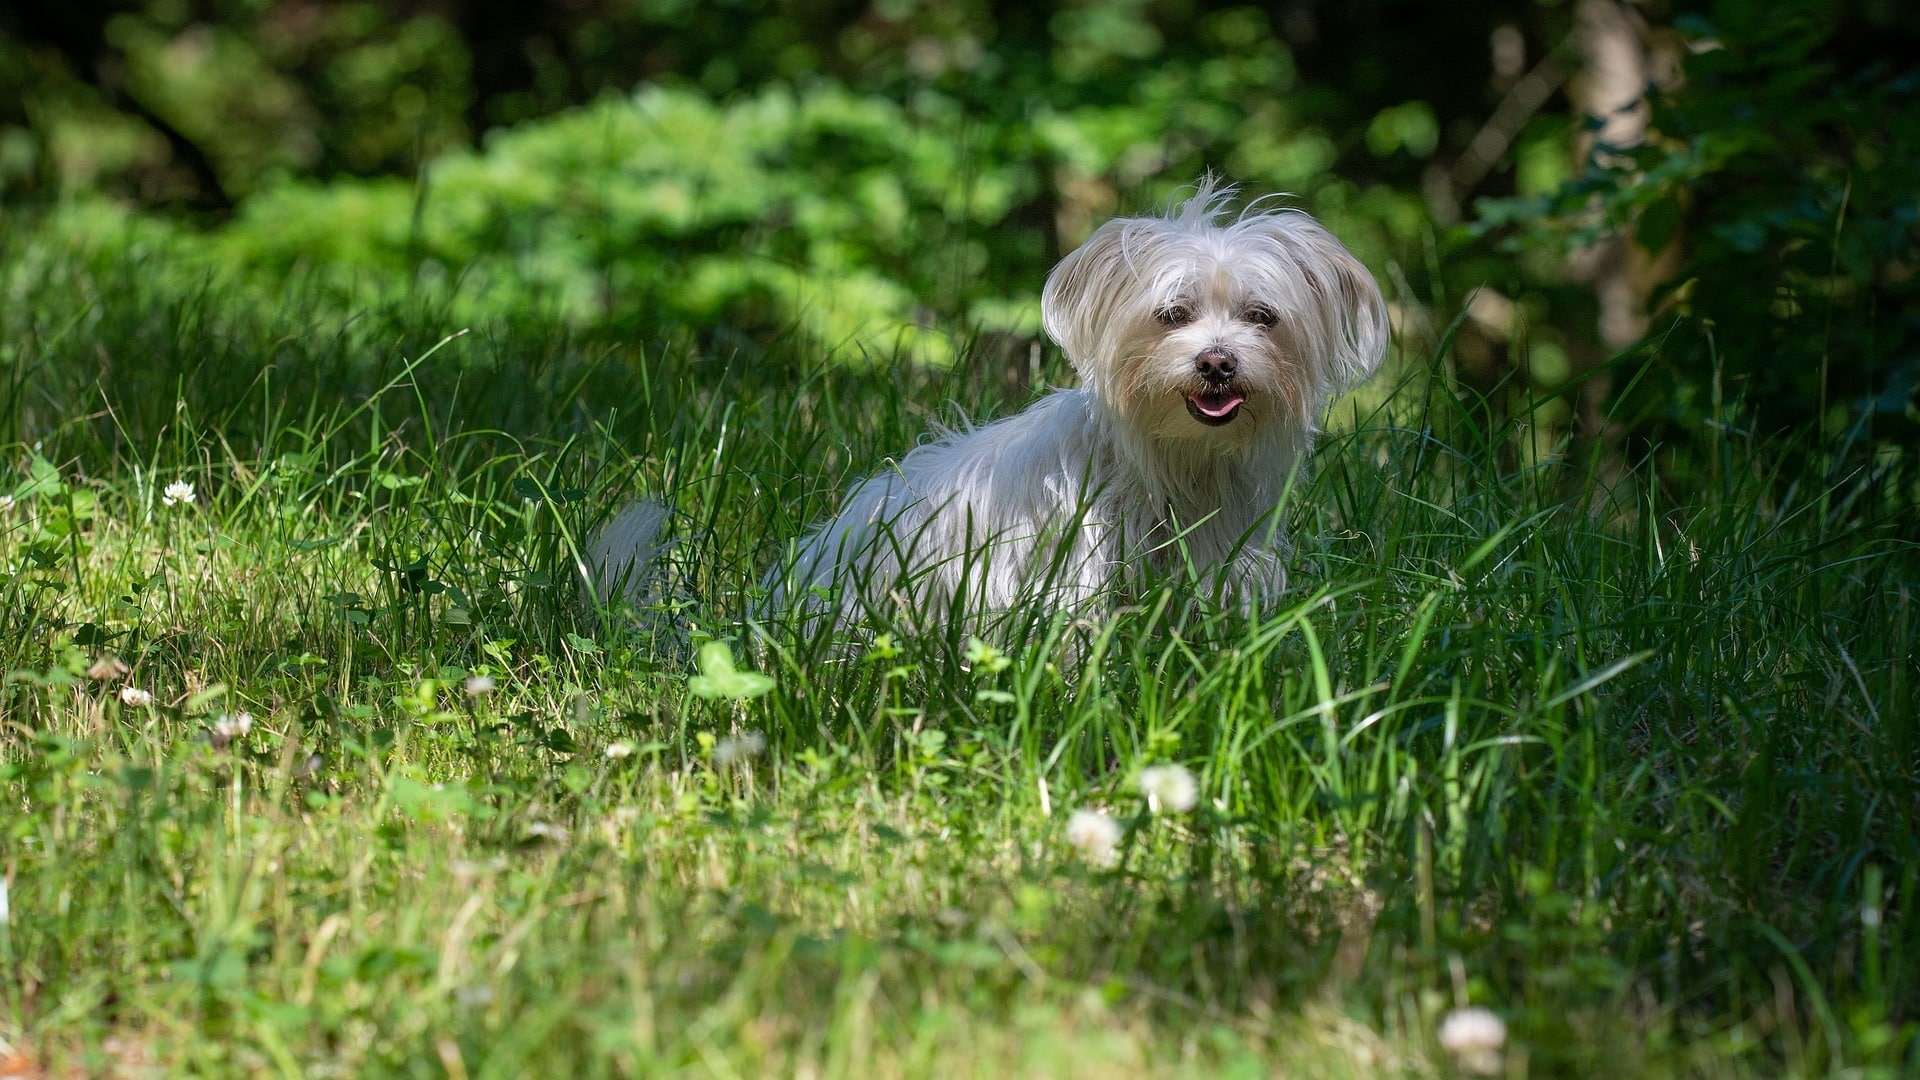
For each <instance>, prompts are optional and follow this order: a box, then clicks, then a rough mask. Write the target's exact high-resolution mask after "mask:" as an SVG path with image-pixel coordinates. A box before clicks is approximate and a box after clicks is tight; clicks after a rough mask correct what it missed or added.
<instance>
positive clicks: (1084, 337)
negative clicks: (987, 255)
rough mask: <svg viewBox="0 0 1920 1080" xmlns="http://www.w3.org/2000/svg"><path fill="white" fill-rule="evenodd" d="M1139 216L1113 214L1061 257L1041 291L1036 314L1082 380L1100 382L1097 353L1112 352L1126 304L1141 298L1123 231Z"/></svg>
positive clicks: (1126, 232)
mask: <svg viewBox="0 0 1920 1080" xmlns="http://www.w3.org/2000/svg"><path fill="white" fill-rule="evenodd" d="M1139 224H1140V220H1139V219H1134V218H1116V219H1115V220H1113V221H1109V222H1107V223H1106V224H1105V225H1102V226H1100V228H1099V229H1098V230H1096V231H1095V232H1094V234H1093V235H1092V236H1090V237H1088V238H1087V242H1086V243H1084V244H1081V245H1080V246H1079V247H1077V248H1075V249H1073V251H1072V252H1071V253H1070V254H1068V255H1067V257H1066V258H1064V259H1061V260H1060V265H1058V266H1056V267H1054V268H1053V273H1051V274H1048V275H1047V287H1046V288H1045V289H1044V290H1042V291H1041V293H1040V319H1041V323H1042V324H1043V325H1044V326H1045V327H1046V328H1047V336H1049V337H1051V338H1053V340H1054V341H1056V342H1059V344H1060V348H1061V349H1063V350H1065V352H1066V354H1067V359H1068V360H1069V361H1071V362H1072V363H1073V368H1074V370H1075V371H1077V372H1079V374H1080V379H1081V381H1082V382H1084V383H1086V384H1087V385H1089V386H1094V385H1096V384H1097V383H1098V382H1099V381H1100V375H1101V372H1102V364H1101V361H1100V358H1101V357H1105V356H1107V355H1108V354H1110V353H1111V352H1112V351H1113V348H1114V345H1113V338H1114V335H1115V334H1117V333H1120V332H1121V326H1122V323H1123V321H1124V320H1125V319H1126V318H1127V317H1129V312H1128V311H1127V309H1128V308H1129V307H1131V306H1133V305H1137V304H1139V303H1140V300H1139V297H1138V295H1137V294H1138V293H1139V285H1138V284H1137V283H1136V282H1135V280H1134V271H1133V268H1132V267H1131V266H1130V265H1129V264H1128V260H1127V257H1126V251H1127V246H1128V245H1127V236H1128V233H1129V231H1131V230H1135V229H1137V228H1138V226H1139Z"/></svg>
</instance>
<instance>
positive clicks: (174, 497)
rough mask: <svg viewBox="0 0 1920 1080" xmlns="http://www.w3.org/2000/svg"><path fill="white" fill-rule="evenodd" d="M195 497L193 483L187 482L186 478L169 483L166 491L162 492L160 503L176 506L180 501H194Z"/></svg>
mask: <svg viewBox="0 0 1920 1080" xmlns="http://www.w3.org/2000/svg"><path fill="white" fill-rule="evenodd" d="M193 499H194V494H193V485H192V484H189V483H187V482H186V481H185V480H175V481H174V482H173V483H171V484H168V485H167V489H166V490H165V491H162V492H161V493H160V503H161V505H162V506H174V505H177V504H180V503H189V504H190V503H192V502H193Z"/></svg>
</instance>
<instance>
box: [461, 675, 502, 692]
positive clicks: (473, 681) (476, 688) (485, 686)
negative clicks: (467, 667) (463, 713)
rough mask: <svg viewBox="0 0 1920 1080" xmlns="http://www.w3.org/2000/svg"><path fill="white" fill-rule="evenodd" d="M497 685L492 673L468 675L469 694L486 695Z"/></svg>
mask: <svg viewBox="0 0 1920 1080" xmlns="http://www.w3.org/2000/svg"><path fill="white" fill-rule="evenodd" d="M497 685H498V684H497V683H495V682H494V681H493V676H491V675H469V676H467V696H468V697H486V696H487V695H488V694H491V693H493V688H494V687H495V686H497Z"/></svg>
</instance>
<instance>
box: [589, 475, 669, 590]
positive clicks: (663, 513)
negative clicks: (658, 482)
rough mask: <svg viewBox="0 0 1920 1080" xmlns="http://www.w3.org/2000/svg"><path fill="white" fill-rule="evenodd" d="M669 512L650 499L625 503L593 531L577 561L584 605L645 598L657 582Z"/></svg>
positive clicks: (661, 504) (663, 551)
mask: <svg viewBox="0 0 1920 1080" xmlns="http://www.w3.org/2000/svg"><path fill="white" fill-rule="evenodd" d="M670 513H671V512H670V511H669V510H668V509H667V507H666V505H665V504H663V503H657V502H654V501H652V500H650V499H644V500H642V501H640V502H637V503H634V504H632V505H631V506H628V507H627V508H626V509H625V510H622V511H620V512H619V513H618V514H616V515H614V518H613V520H612V521H609V522H607V524H606V525H605V526H604V527H602V528H601V530H600V531H599V532H598V533H596V534H594V537H593V542H592V543H590V544H588V545H587V549H586V551H585V552H583V553H582V559H581V562H580V565H579V571H580V598H581V600H582V601H583V602H584V603H585V604H586V605H587V606H588V607H592V606H594V605H595V604H607V603H611V602H613V601H615V600H627V601H632V602H635V603H644V602H646V601H647V600H648V599H650V598H653V596H654V593H655V592H656V590H657V588H658V585H659V582H658V577H659V570H660V556H661V555H663V554H664V553H665V552H666V549H667V544H666V541H665V540H664V539H663V535H662V534H663V533H665V531H666V526H667V518H668V516H669V515H670Z"/></svg>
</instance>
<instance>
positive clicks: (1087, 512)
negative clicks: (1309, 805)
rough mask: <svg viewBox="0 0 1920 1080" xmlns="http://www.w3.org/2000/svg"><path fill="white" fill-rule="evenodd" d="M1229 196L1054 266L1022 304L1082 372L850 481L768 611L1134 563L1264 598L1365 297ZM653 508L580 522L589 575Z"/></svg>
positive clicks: (640, 536)
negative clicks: (1200, 575) (597, 532)
mask: <svg viewBox="0 0 1920 1080" xmlns="http://www.w3.org/2000/svg"><path fill="white" fill-rule="evenodd" d="M1232 194H1233V191H1232V189H1231V188H1223V187H1220V186H1217V185H1216V184H1215V183H1214V182H1213V180H1212V179H1211V178H1208V179H1205V180H1203V181H1201V183H1200V185H1199V187H1198V190H1197V191H1196V192H1195V193H1194V195H1193V196H1192V197H1191V198H1189V199H1187V200H1186V201H1184V202H1182V203H1180V204H1179V205H1178V206H1176V207H1175V208H1174V209H1173V211H1172V213H1171V214H1170V215H1169V216H1167V217H1165V218H1158V217H1133V218H1119V219H1116V220H1114V221H1110V222H1108V223H1107V224H1106V225H1104V226H1102V227H1101V228H1100V229H1099V230H1098V231H1097V232H1095V233H1094V234H1093V236H1092V237H1091V238H1090V239H1088V240H1087V242H1086V243H1085V244H1083V245H1081V246H1080V248H1079V249H1077V250H1076V251H1074V252H1073V253H1072V254H1070V255H1068V256H1067V257H1066V258H1065V259H1064V260H1062V261H1061V263H1060V265H1059V266H1058V267H1056V268H1055V269H1054V271H1053V273H1052V274H1051V275H1050V276H1049V277H1048V278H1047V284H1046V289H1045V291H1044V292H1043V294H1042V296H1041V313H1042V317H1043V320H1044V322H1045V325H1046V329H1047V333H1048V334H1050V335H1051V336H1052V337H1053V339H1054V340H1055V341H1057V342H1059V343H1060V346H1061V348H1063V349H1064V350H1065V351H1066V355H1067V359H1068V360H1070V361H1071V362H1072V363H1073V366H1074V370H1075V371H1077V372H1078V373H1079V375H1080V379H1081V382H1082V383H1083V385H1082V386H1081V387H1079V388H1078V389H1067V390H1055V391H1053V392H1051V393H1049V394H1047V395H1046V396H1045V397H1042V398H1041V399H1040V400H1039V401H1037V402H1035V403H1034V404H1033V406H1032V407H1030V408H1028V409H1027V410H1026V411H1024V412H1021V413H1018V414H1016V415H1014V416H1010V417H1008V418H1006V419H1003V420H998V421H995V422H993V423H989V424H985V425H982V426H979V427H969V428H964V429H962V430H957V431H945V432H941V433H939V434H938V436H937V437H936V438H935V439H934V440H933V441H930V442H927V443H925V444H923V445H921V446H919V447H916V448H915V449H913V450H912V451H910V452H909V453H907V454H906V455H905V456H904V457H902V458H900V459H899V460H897V461H890V462H888V463H887V464H886V466H885V467H884V468H882V469H880V470H879V471H878V472H876V473H874V474H873V475H872V476H869V477H868V478H866V479H865V480H862V481H861V482H860V483H858V484H857V485H855V486H854V488H853V490H852V491H851V492H850V493H849V494H848V496H847V499H846V502H845V504H844V505H843V506H842V508H841V510H840V513H839V514H838V515H837V516H836V517H834V518H833V519H832V520H830V521H828V522H827V523H826V524H824V525H821V526H820V527H819V528H817V529H815V530H814V531H813V532H812V533H809V534H808V535H807V536H805V537H803V538H802V539H800V540H799V541H798V543H797V546H796V548H795V549H794V550H793V551H792V552H790V554H791V558H790V559H788V560H786V561H785V562H783V563H782V564H781V565H779V566H776V567H775V568H774V570H773V572H771V573H770V574H769V575H768V579H767V585H768V588H769V593H770V604H771V606H772V607H773V608H774V609H776V610H778V609H781V608H787V607H793V606H804V607H807V608H810V609H817V608H818V607H820V606H821V605H822V604H824V603H832V600H831V599H830V598H834V597H838V598H840V600H841V602H840V603H839V605H838V609H837V610H838V611H839V612H840V613H841V615H842V617H857V616H858V615H860V614H862V613H883V612H889V611H896V610H903V611H906V612H908V613H911V612H916V611H917V612H927V613H933V614H945V613H946V610H947V609H948V608H949V607H951V606H953V605H956V604H957V605H959V606H963V607H965V608H966V609H967V610H968V611H970V612H974V613H984V612H994V611H1006V610H1011V609H1014V608H1016V607H1021V606H1023V605H1031V604H1044V605H1048V606H1050V607H1053V606H1059V607H1065V608H1068V609H1082V608H1085V607H1087V606H1089V605H1090V604H1093V603H1095V602H1096V601H1097V598H1098V597H1099V596H1100V594H1101V593H1102V592H1103V591H1104V590H1105V589H1107V588H1108V587H1109V586H1110V585H1111V584H1113V583H1114V582H1115V581H1116V580H1124V579H1126V578H1129V577H1131V576H1133V574H1134V572H1135V571H1136V570H1137V569H1139V568H1141V567H1147V568H1152V569H1156V570H1160V571H1168V570H1174V569H1178V568H1182V567H1187V566H1191V567H1195V568H1198V569H1199V570H1201V571H1202V572H1204V573H1206V574H1208V575H1210V576H1212V575H1218V580H1219V583H1220V584H1221V585H1223V586H1224V587H1225V588H1226V590H1227V591H1229V592H1230V593H1231V594H1232V595H1233V596H1234V597H1236V598H1237V600H1238V602H1239V603H1241V604H1247V605H1251V604H1256V603H1258V601H1259V600H1260V599H1261V598H1263V597H1266V596H1270V595H1273V594H1277V593H1279V592H1280V591H1281V590H1282V589H1283V588H1284V587H1285V584H1286V573H1285V569H1284V561H1283V553H1284V541H1283V538H1282V536H1281V527H1280V515H1279V513H1278V511H1279V508H1280V501H1281V494H1282V490H1283V488H1284V487H1285V486H1286V485H1287V483H1288V482H1289V479H1290V477H1291V476H1292V474H1293V471H1294V469H1295V466H1296V465H1297V464H1298V463H1299V462H1300V461H1301V460H1302V458H1303V457H1304V456H1305V454H1306V453H1307V451H1308V449H1309V448H1310V446H1311V444H1312V442H1313V436H1314V433H1315V430H1316V428H1317V422H1318V420H1319V416H1320V413H1321V410H1322V409H1323V408H1324V407H1325V406H1326V404H1327V403H1328V402H1329V401H1330V400H1331V399H1332V398H1334V397H1335V396H1337V395H1338V394H1340V393H1341V392H1343V391H1344V390H1346V389H1348V388H1350V387H1352V386H1354V385H1357V384H1358V383H1359V382H1361V381H1363V380H1364V379H1366V378H1367V377H1368V376H1369V375H1371V374H1372V373H1373V372H1374V370H1375V368H1377V367H1378V366H1379V364H1380V361H1381V359H1382V357H1383V356H1384V354H1385V352H1386V348H1387V339H1388V325H1387V310H1386V304H1385V302H1384V301H1383V300H1382V298H1381V295H1380V290H1379V287H1378V286H1377V285H1375V283H1374V280H1373V278H1372V276H1371V275H1370V274H1368V272H1367V270H1366V268H1365V267H1363V266H1362V265H1361V264H1360V263H1359V261H1358V260H1356V259H1355V258H1354V257H1353V256H1352V255H1351V254H1350V253H1349V252H1348V251H1347V249H1346V248H1345V247H1343V246H1342V245H1341V244H1340V242H1339V241H1338V240H1336V239H1335V238H1334V237H1333V235H1332V234H1331V233H1329V232H1327V231H1326V229H1324V228H1322V227H1321V226H1320V225H1319V224H1318V223H1317V222H1315V221H1314V220H1313V219H1312V218H1311V217H1309V216H1307V215H1306V214H1305V213H1302V212H1299V211H1290V210H1261V209H1258V208H1257V207H1256V208H1249V209H1248V210H1247V211H1245V212H1243V213H1241V214H1239V215H1238V216H1234V217H1229V216H1228V214H1227V207H1226V204H1227V202H1228V200H1229V198H1230V197H1231V196H1232ZM660 519H661V514H660V511H659V509H658V508H657V507H655V506H652V505H651V504H641V505H640V506H637V507H634V508H632V509H630V510H629V511H627V513H625V514H623V515H622V516H621V517H620V518H618V519H616V520H615V522H614V523H613V524H612V525H610V526H609V527H608V528H607V529H606V530H605V531H604V532H603V533H602V534H601V536H600V538H599V540H598V541H597V542H596V544H595V545H594V548H593V551H592V552H591V553H590V557H591V558H593V559H594V564H595V565H596V566H598V567H600V568H601V569H602V574H601V576H600V581H601V582H603V583H605V582H609V581H613V580H616V579H617V578H619V577H621V576H623V575H625V576H631V568H632V567H634V566H636V565H638V566H644V565H645V564H646V562H647V560H649V559H651V557H652V551H653V550H654V548H655V545H656V543H657V541H656V539H655V537H656V534H657V530H658V528H659V523H660ZM606 591H607V590H606V587H605V585H604V584H603V586H602V595H603V596H604V595H605V592H606Z"/></svg>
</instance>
